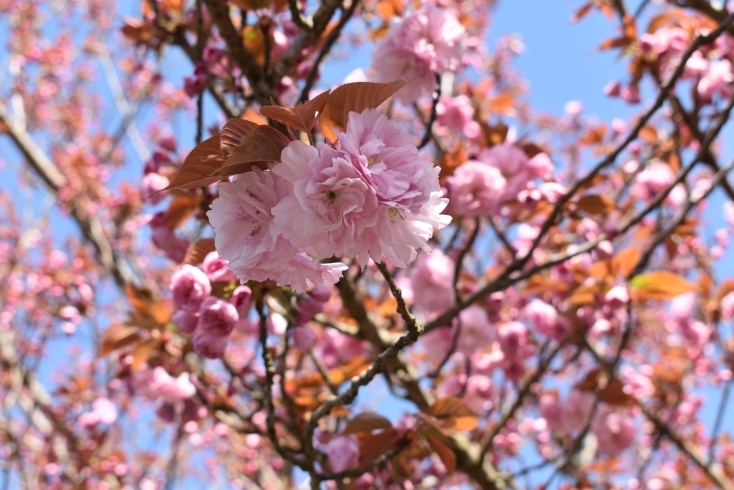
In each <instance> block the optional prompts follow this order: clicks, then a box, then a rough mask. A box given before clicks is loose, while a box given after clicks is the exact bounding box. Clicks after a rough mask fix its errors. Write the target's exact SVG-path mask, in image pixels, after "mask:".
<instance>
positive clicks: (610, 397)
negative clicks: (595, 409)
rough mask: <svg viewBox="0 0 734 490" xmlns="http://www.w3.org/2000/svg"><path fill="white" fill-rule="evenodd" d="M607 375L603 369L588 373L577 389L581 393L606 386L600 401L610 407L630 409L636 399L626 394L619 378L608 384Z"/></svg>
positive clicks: (577, 385) (577, 384) (595, 369)
mask: <svg viewBox="0 0 734 490" xmlns="http://www.w3.org/2000/svg"><path fill="white" fill-rule="evenodd" d="M606 379H607V376H606V373H605V372H603V371H602V369H601V368H594V369H592V370H591V371H589V372H588V373H587V375H586V376H585V377H584V379H583V381H580V382H578V383H576V385H575V388H576V389H578V390H581V391H595V390H597V389H598V388H601V387H602V386H604V391H602V393H601V397H600V400H601V401H603V402H604V403H607V404H609V405H616V406H622V407H630V406H632V405H634V404H635V398H634V397H633V396H632V395H629V394H627V393H625V392H624V385H623V384H622V382H621V381H619V380H618V379H617V378H612V380H611V381H609V382H608V383H607V382H606Z"/></svg>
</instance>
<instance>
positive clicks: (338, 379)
mask: <svg viewBox="0 0 734 490" xmlns="http://www.w3.org/2000/svg"><path fill="white" fill-rule="evenodd" d="M369 366H370V362H369V361H368V360H367V359H365V358H364V357H355V358H353V359H352V360H351V361H349V362H348V363H347V364H345V365H343V366H339V367H337V368H334V369H332V370H330V371H329V379H331V382H332V383H334V384H335V385H340V384H342V383H343V382H345V381H346V380H348V379H350V378H353V377H354V376H357V375H358V374H359V373H361V372H362V371H364V370H365V369H367V368H368V367H369Z"/></svg>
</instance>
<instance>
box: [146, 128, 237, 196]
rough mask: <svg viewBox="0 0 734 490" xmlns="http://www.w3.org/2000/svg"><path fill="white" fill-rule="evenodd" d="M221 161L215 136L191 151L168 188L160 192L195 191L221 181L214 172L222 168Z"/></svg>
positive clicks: (217, 139) (217, 137) (220, 153)
mask: <svg viewBox="0 0 734 490" xmlns="http://www.w3.org/2000/svg"><path fill="white" fill-rule="evenodd" d="M223 161H224V160H223V158H222V152H221V149H220V143H219V135H218V134H215V135H214V136H212V137H211V138H209V139H207V140H204V141H202V142H201V143H199V144H198V145H196V148H194V149H193V150H191V153H189V156H187V157H186V159H185V160H184V162H183V164H182V165H181V168H180V169H179V170H178V173H177V174H176V176H175V177H174V178H173V180H172V181H171V183H170V184H169V185H168V187H166V188H165V189H162V191H166V190H169V189H195V188H197V187H205V186H207V185H209V184H213V183H214V182H217V181H219V180H221V179H222V177H221V176H220V175H216V171H217V169H219V167H221V166H222V162H223ZM159 192H161V191H159Z"/></svg>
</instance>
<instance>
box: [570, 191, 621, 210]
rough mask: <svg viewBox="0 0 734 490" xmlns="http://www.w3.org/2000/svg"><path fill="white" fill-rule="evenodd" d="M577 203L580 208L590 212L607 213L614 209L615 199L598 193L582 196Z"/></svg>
mask: <svg viewBox="0 0 734 490" xmlns="http://www.w3.org/2000/svg"><path fill="white" fill-rule="evenodd" d="M576 205H577V206H578V208H579V209H580V210H582V211H586V212H587V213H589V214H607V213H611V212H612V211H614V201H612V200H611V199H610V198H609V197H607V196H601V195H598V194H590V195H586V196H582V197H581V199H579V200H578V202H577V203H576Z"/></svg>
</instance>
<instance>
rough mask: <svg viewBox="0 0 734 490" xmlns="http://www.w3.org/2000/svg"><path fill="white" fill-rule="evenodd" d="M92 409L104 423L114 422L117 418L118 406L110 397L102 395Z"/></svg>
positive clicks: (95, 401)
mask: <svg viewBox="0 0 734 490" xmlns="http://www.w3.org/2000/svg"><path fill="white" fill-rule="evenodd" d="M92 410H94V413H95V414H97V419H98V420H99V421H100V422H101V423H103V424H113V423H114V422H115V420H117V408H116V407H115V404H114V403H112V401H111V400H110V399H109V398H105V397H102V398H97V399H96V400H94V403H93V404H92Z"/></svg>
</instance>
